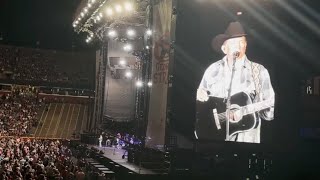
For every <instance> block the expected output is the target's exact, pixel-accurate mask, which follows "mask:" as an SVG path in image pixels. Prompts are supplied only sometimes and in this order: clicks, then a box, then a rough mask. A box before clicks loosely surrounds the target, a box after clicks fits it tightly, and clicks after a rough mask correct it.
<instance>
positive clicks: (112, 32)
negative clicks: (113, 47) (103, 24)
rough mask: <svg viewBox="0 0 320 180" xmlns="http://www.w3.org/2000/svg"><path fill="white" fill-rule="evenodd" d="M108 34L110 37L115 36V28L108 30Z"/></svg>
mask: <svg viewBox="0 0 320 180" xmlns="http://www.w3.org/2000/svg"><path fill="white" fill-rule="evenodd" d="M108 36H109V37H110V38H114V37H116V36H117V32H116V31H115V30H110V31H109V32H108Z"/></svg>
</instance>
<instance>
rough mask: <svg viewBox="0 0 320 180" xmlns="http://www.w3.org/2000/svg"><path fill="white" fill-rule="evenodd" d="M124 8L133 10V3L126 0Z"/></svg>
mask: <svg viewBox="0 0 320 180" xmlns="http://www.w3.org/2000/svg"><path fill="white" fill-rule="evenodd" d="M124 9H125V10H126V11H132V10H133V5H132V4H131V3H130V2H125V3H124Z"/></svg>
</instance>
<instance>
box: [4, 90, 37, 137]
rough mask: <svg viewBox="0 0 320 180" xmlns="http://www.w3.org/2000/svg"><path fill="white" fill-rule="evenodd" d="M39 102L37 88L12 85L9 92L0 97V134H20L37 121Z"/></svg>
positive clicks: (28, 129) (24, 132) (27, 130)
mask: <svg viewBox="0 0 320 180" xmlns="http://www.w3.org/2000/svg"><path fill="white" fill-rule="evenodd" d="M39 107H40V102H39V100H38V98H37V89H35V88H34V87H28V86H19V87H16V86H13V87H12V90H11V92H10V93H4V94H2V97H1V98H0V136H22V135H25V134H28V133H29V131H30V128H31V127H32V126H33V125H35V124H36V123H37V121H38V119H37V111H38V109H39Z"/></svg>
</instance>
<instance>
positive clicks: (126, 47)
mask: <svg viewBox="0 0 320 180" xmlns="http://www.w3.org/2000/svg"><path fill="white" fill-rule="evenodd" d="M123 50H125V51H131V50H132V45H131V44H126V45H124V46H123Z"/></svg>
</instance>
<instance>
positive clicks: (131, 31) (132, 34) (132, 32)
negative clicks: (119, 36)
mask: <svg viewBox="0 0 320 180" xmlns="http://www.w3.org/2000/svg"><path fill="white" fill-rule="evenodd" d="M127 35H128V36H129V37H133V36H134V35H136V32H135V31H134V30H133V29H128V30H127Z"/></svg>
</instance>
